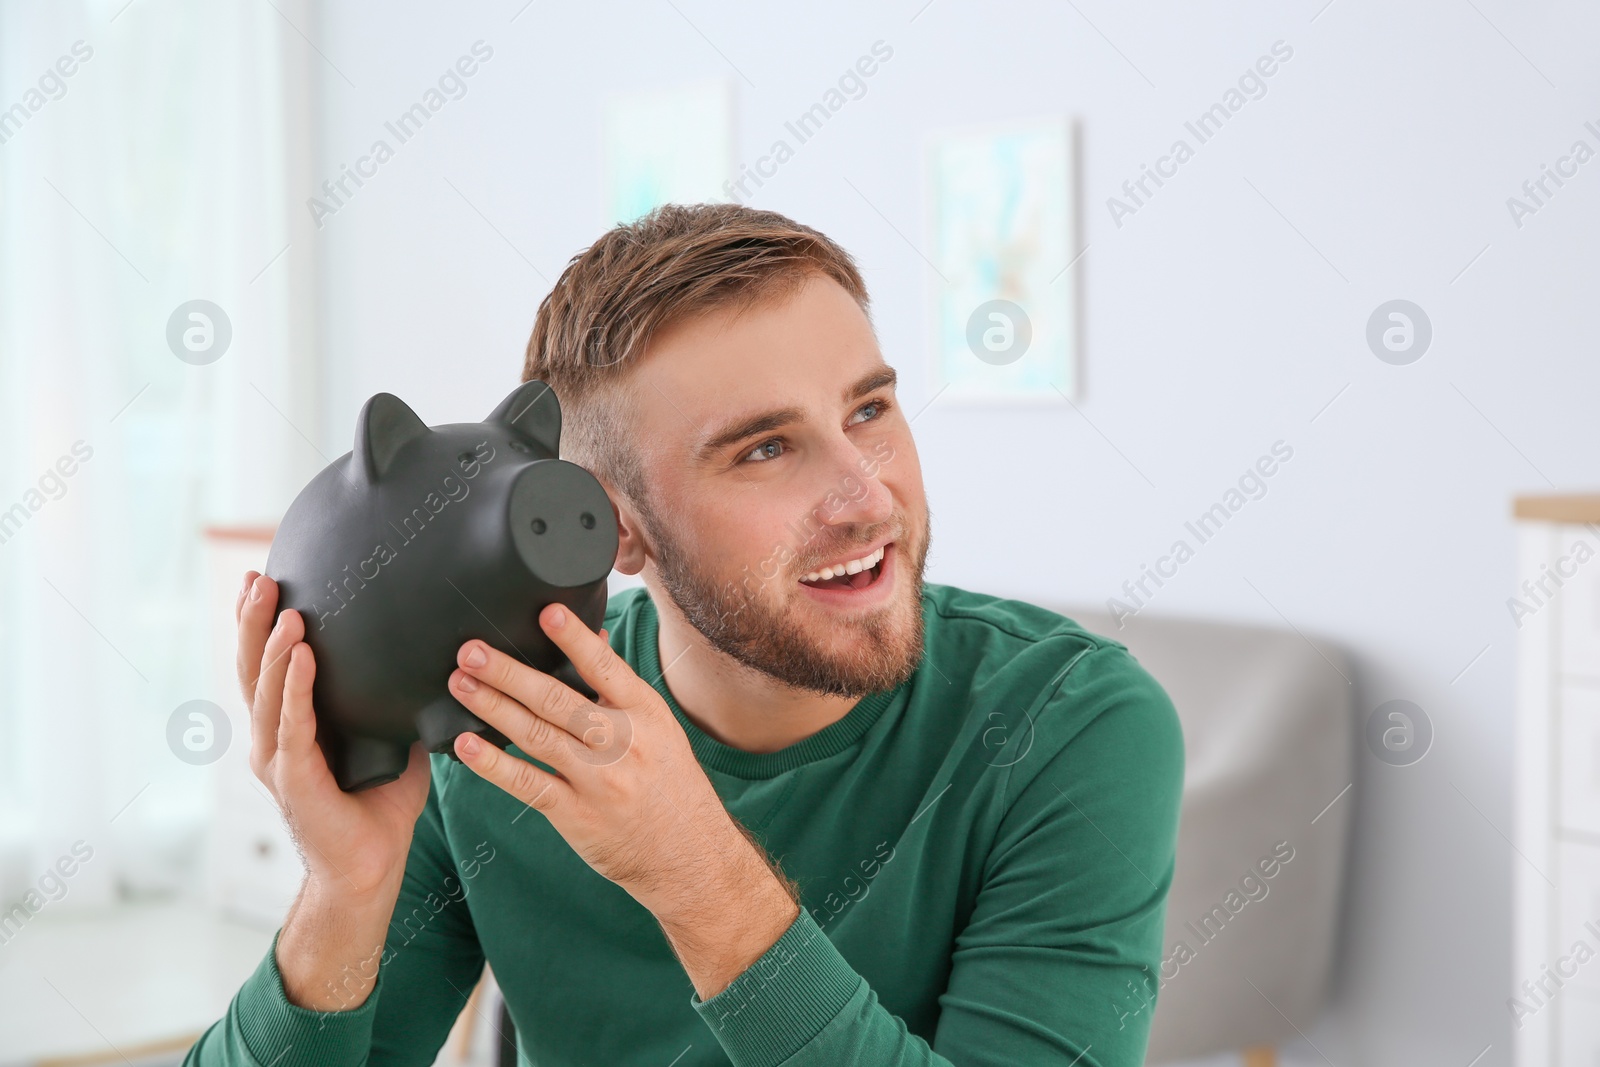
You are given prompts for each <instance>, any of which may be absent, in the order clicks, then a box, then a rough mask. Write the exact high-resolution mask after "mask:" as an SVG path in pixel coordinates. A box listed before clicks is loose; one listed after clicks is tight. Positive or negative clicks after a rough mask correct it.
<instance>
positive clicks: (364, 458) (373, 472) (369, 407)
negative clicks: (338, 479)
mask: <svg viewBox="0 0 1600 1067" xmlns="http://www.w3.org/2000/svg"><path fill="white" fill-rule="evenodd" d="M427 432H428V427H427V426H426V425H425V424H424V423H423V421H422V420H421V419H419V418H417V413H416V412H414V411H412V410H411V409H410V408H408V407H407V406H406V403H405V401H404V400H401V399H400V398H399V397H397V396H395V395H393V394H391V393H379V394H378V395H377V396H375V397H373V398H372V399H371V400H368V401H367V403H366V405H365V406H364V407H362V409H361V416H360V417H359V418H358V419H356V447H355V450H354V459H355V469H356V472H357V473H358V474H361V475H364V476H365V477H366V479H367V484H369V485H371V484H375V483H376V482H377V481H378V480H379V479H380V478H382V477H383V476H384V475H385V474H386V473H388V471H389V467H390V465H391V464H392V463H393V462H394V457H395V455H396V454H397V453H398V452H399V451H400V446H402V445H404V444H405V443H406V442H407V441H409V440H411V439H412V438H414V437H421V436H422V435H423V434H426V433H427Z"/></svg>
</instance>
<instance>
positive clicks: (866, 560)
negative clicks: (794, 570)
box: [800, 548, 883, 582]
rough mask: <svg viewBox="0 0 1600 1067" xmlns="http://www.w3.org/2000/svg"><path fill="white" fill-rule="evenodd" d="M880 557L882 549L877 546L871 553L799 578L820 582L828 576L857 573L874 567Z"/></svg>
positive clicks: (881, 556) (803, 580)
mask: <svg viewBox="0 0 1600 1067" xmlns="http://www.w3.org/2000/svg"><path fill="white" fill-rule="evenodd" d="M882 558H883V549H882V548H878V549H875V550H873V552H872V554H871V555H866V556H862V557H861V558H860V559H853V560H851V561H850V562H848V563H839V564H836V565H834V566H832V567H824V568H822V569H821V570H820V571H812V572H811V573H810V574H808V575H806V576H805V577H804V578H801V579H800V580H801V581H802V582H822V581H827V580H828V579H829V578H836V577H838V576H839V575H841V574H857V573H859V572H861V571H864V570H866V569H868V568H869V567H876V566H877V565H878V561H879V560H881V559H882Z"/></svg>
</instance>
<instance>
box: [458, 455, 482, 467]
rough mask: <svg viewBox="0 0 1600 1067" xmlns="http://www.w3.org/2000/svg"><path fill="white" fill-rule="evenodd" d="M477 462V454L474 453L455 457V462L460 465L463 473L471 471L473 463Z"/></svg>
mask: <svg viewBox="0 0 1600 1067" xmlns="http://www.w3.org/2000/svg"><path fill="white" fill-rule="evenodd" d="M477 461H478V456H477V453H475V452H463V453H461V455H459V456H457V457H456V462H457V463H459V464H461V469H462V470H464V471H465V470H471V469H472V465H473V464H474V463H476V462H477Z"/></svg>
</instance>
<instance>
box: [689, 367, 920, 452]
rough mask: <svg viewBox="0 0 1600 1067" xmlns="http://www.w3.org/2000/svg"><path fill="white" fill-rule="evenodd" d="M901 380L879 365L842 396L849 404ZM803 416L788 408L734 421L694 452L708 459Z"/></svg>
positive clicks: (796, 409) (846, 389)
mask: <svg viewBox="0 0 1600 1067" xmlns="http://www.w3.org/2000/svg"><path fill="white" fill-rule="evenodd" d="M898 380H899V375H898V374H896V373H895V369H894V368H893V367H880V368H878V369H877V370H871V371H868V372H867V373H866V374H864V375H862V376H861V377H860V378H857V379H856V380H855V381H854V382H853V383H851V384H850V385H849V386H847V387H846V388H845V390H844V393H843V394H842V398H843V400H844V402H845V403H847V404H848V403H849V402H850V401H852V400H855V399H857V398H859V397H863V396H866V395H867V394H868V393H871V392H874V391H875V390H878V389H889V388H893V387H894V385H895V383H896V382H897V381H898ZM804 417H805V413H804V412H802V411H801V410H800V409H799V408H795V407H788V408H776V409H774V410H772V411H765V412H762V413H761V414H759V415H751V416H747V417H745V418H741V419H738V420H735V421H734V422H731V423H728V424H727V425H725V426H724V427H723V428H722V429H720V430H718V431H717V432H716V433H714V434H712V435H711V436H710V437H707V438H706V439H705V440H704V441H702V442H701V443H700V444H699V445H698V446H697V447H696V448H695V455H696V456H697V457H698V458H700V459H709V458H711V457H712V456H714V455H715V454H716V453H718V452H720V451H722V450H723V449H724V448H727V447H728V446H729V445H731V444H736V443H738V442H740V441H743V440H744V439H745V438H747V437H754V436H755V435H756V434H761V433H770V432H771V431H773V430H777V429H781V428H783V427H784V426H787V425H789V424H790V423H794V422H799V421H800V420H801V419H802V418H804Z"/></svg>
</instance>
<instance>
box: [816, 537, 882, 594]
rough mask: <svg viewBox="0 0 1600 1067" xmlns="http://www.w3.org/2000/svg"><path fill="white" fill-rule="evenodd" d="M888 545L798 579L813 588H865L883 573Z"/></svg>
mask: <svg viewBox="0 0 1600 1067" xmlns="http://www.w3.org/2000/svg"><path fill="white" fill-rule="evenodd" d="M888 547H889V546H888V545H881V546H879V547H878V548H876V549H874V550H873V551H871V552H869V553H867V554H866V555H865V556H861V557H859V558H857V559H852V560H847V561H846V562H844V563H838V564H835V565H833V566H831V567H824V568H822V569H821V570H817V571H812V572H811V573H810V574H807V575H805V576H804V577H802V578H801V579H800V581H801V582H803V583H804V584H806V585H809V586H811V587H812V588H815V589H865V588H866V587H867V586H869V585H871V584H872V583H873V582H876V581H877V580H878V579H879V578H880V577H881V576H882V575H883V557H884V553H885V552H886V551H887V550H888Z"/></svg>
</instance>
